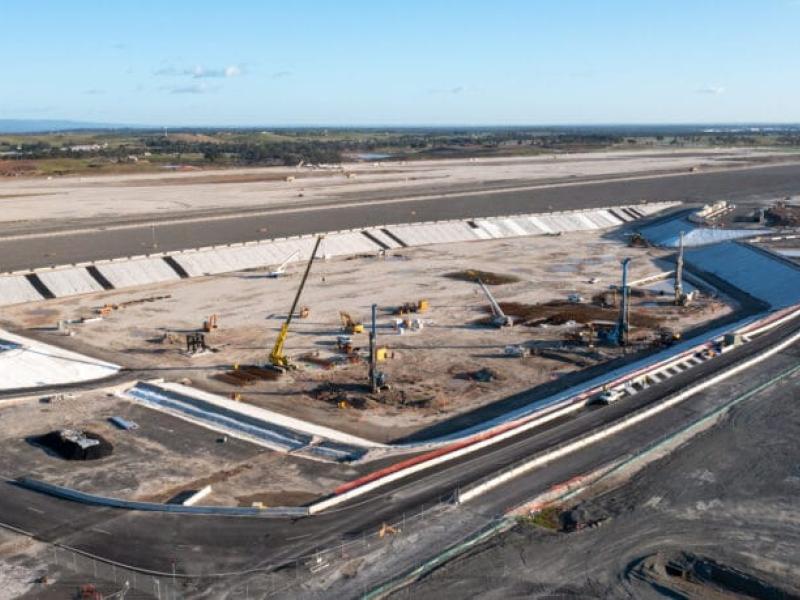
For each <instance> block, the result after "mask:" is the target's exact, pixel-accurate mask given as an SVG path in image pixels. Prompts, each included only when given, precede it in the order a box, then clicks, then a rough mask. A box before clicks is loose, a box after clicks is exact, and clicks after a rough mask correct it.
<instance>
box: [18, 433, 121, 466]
mask: <svg viewBox="0 0 800 600" xmlns="http://www.w3.org/2000/svg"><path fill="white" fill-rule="evenodd" d="M29 441H30V442H31V443H33V444H36V445H38V446H42V447H43V448H46V449H47V450H49V451H50V452H52V453H53V454H56V455H57V456H60V457H61V458H63V459H65V460H98V459H100V458H105V457H106V456H111V453H112V452H113V451H114V446H112V444H111V442H109V441H108V440H106V439H105V438H104V437H103V436H101V435H100V434H98V433H93V432H91V431H78V430H76V429H59V430H57V431H51V432H50V433H45V434H44V435H40V436H38V437H34V438H31V439H30V440H29Z"/></svg>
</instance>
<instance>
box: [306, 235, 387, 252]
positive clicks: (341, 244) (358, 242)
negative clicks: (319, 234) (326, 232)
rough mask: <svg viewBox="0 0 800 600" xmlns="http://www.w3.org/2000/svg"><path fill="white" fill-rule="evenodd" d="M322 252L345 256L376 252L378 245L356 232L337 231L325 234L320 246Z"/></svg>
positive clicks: (378, 248)
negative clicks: (328, 234)
mask: <svg viewBox="0 0 800 600" xmlns="http://www.w3.org/2000/svg"><path fill="white" fill-rule="evenodd" d="M320 248H321V251H322V254H323V255H326V256H345V255H348V254H362V253H367V252H377V251H378V250H380V249H381V247H380V246H378V245H377V244H375V243H374V242H371V241H370V240H369V239H367V238H366V237H365V236H363V235H361V233H360V232H358V233H350V232H348V233H337V234H333V235H330V236H326V237H325V239H324V240H322V244H321V246H320Z"/></svg>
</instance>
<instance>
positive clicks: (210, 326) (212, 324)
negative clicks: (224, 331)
mask: <svg viewBox="0 0 800 600" xmlns="http://www.w3.org/2000/svg"><path fill="white" fill-rule="evenodd" d="M217 327H219V325H218V323H217V315H215V314H214V315H211V316H210V317H208V319H206V320H205V321H203V331H204V332H205V333H211V332H212V331H214V330H215V329H217Z"/></svg>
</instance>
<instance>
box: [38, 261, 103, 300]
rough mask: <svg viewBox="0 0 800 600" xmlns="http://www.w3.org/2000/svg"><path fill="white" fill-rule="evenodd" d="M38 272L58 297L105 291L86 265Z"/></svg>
mask: <svg viewBox="0 0 800 600" xmlns="http://www.w3.org/2000/svg"><path fill="white" fill-rule="evenodd" d="M36 274H37V275H38V276H39V279H41V280H42V281H43V282H44V284H45V285H46V286H47V287H48V288H49V289H50V291H51V292H53V293H54V294H55V295H56V297H57V298H61V297H63V296H73V295H75V294H89V293H91V292H102V291H103V286H102V285H100V284H99V283H97V281H95V279H94V277H92V276H91V275H89V273H88V272H87V271H86V268H85V267H73V268H71V269H58V270H57V271H38V272H37V273H36Z"/></svg>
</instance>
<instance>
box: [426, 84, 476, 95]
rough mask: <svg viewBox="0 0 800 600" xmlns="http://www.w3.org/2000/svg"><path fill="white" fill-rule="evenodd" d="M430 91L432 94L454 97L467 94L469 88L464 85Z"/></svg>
mask: <svg viewBox="0 0 800 600" xmlns="http://www.w3.org/2000/svg"><path fill="white" fill-rule="evenodd" d="M429 91H430V93H431V94H451V95H453V96H457V95H459V94H463V93H464V92H466V91H467V88H466V87H464V86H463V85H456V86H453V87H451V88H444V89H443V88H435V89H432V90H429Z"/></svg>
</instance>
